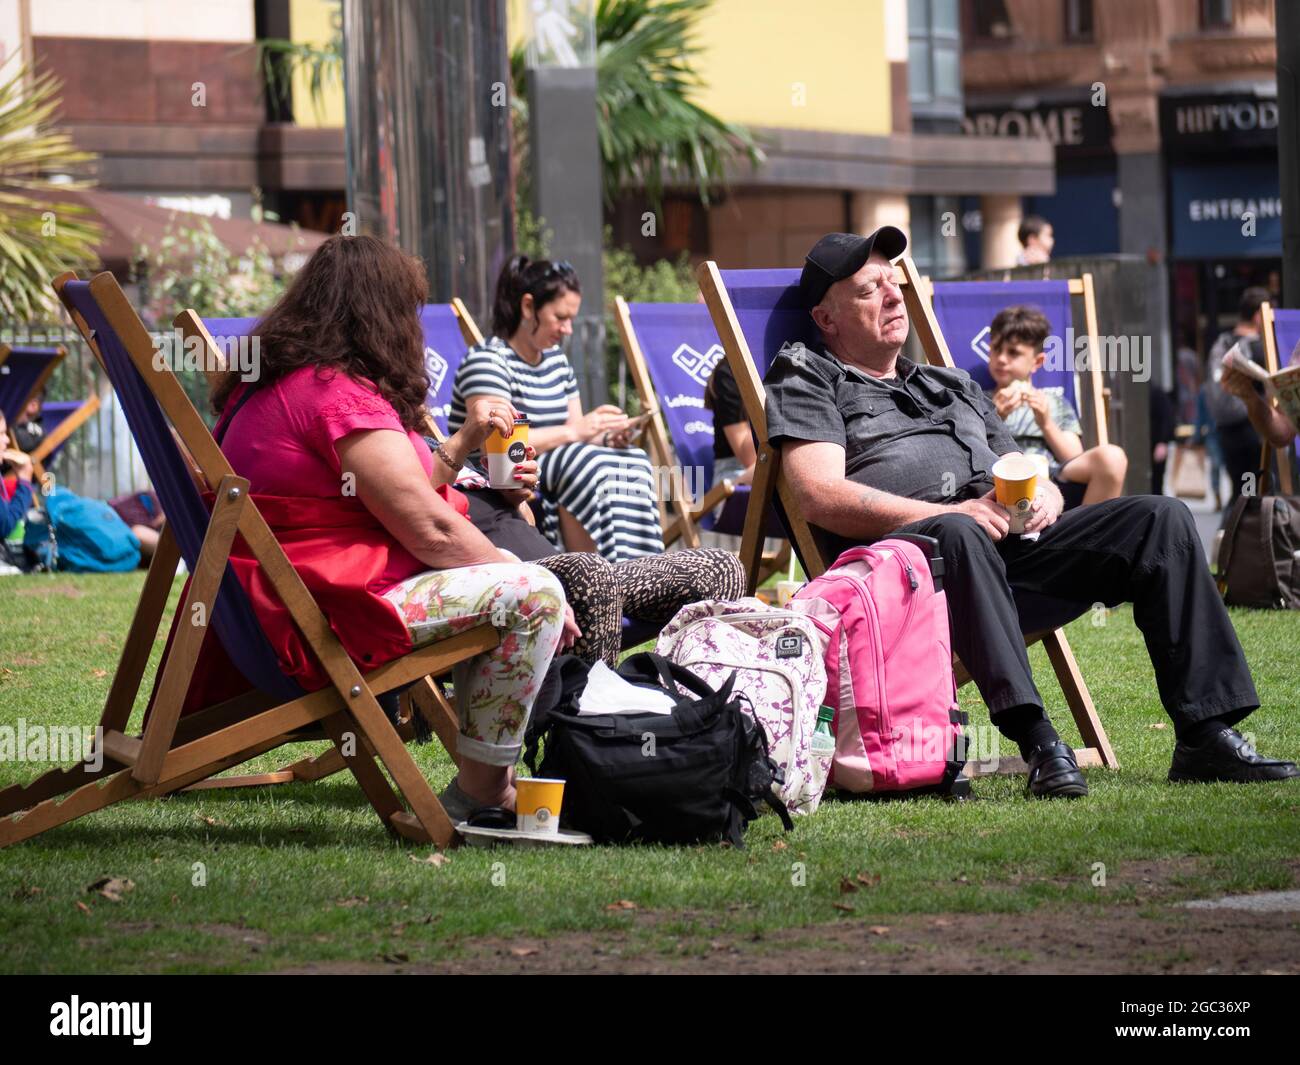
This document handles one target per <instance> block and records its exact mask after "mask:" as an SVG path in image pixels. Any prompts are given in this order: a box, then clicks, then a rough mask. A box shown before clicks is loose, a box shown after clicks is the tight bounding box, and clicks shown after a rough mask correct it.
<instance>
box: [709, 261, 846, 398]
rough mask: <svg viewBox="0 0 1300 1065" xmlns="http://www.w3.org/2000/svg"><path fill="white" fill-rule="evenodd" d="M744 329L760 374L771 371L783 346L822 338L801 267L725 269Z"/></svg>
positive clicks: (729, 288) (723, 275)
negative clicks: (803, 294)
mask: <svg viewBox="0 0 1300 1065" xmlns="http://www.w3.org/2000/svg"><path fill="white" fill-rule="evenodd" d="M721 273H722V283H723V284H724V285H726V287H727V294H728V295H729V296H730V297H731V305H732V307H733V308H734V309H735V311H736V320H737V321H738V322H739V323H740V331H741V332H742V333H744V335H745V342H746V343H747V344H748V345H749V353H750V354H751V355H753V357H754V363H755V365H756V366H757V367H758V375H759V376H760V377H763V376H765V375H766V374H767V368H768V367H769V366H771V365H772V360H773V359H774V358H776V353H777V352H778V351H780V350H781V346H782V345H783V344H787V343H794V342H795V341H802V342H803V343H805V344H816V343H819V342H820V339H821V336H820V333H819V332H818V330H817V326H816V325H814V324H813V320H812V317H811V316H810V315H809V314H808V311H807V309H806V308H805V307H804V305H803V300H802V299H800V297H799V274H800V271H798V270H723V271H721Z"/></svg>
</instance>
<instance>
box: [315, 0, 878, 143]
mask: <svg viewBox="0 0 1300 1065" xmlns="http://www.w3.org/2000/svg"><path fill="white" fill-rule="evenodd" d="M526 3H527V0H508V4H507V11H508V18H509V33H510V41H511V44H512V45H514V44H518V43H519V42H520V41H521V39H522V36H523V27H524V19H523V16H524V11H525V7H526ZM339 10H340V8H339V5H338V4H337V3H334V2H330V0H290V4H289V20H290V22H289V25H290V30H291V33H292V36H293V39H294V40H295V41H303V42H308V43H311V44H316V45H321V44H324V43H326V42H327V41H328V40H329V39H330V34H331V26H330V20H331V18H335V17H338V15H337V14H336V13H337V12H338V11H339ZM696 40H697V42H698V43H699V45H700V48H701V51H700V55H699V57H698V59H697V62H696V69H697V70H698V71H699V73H700V75H701V77H702V78H703V80H704V82H705V83H706V84H705V87H704V89H703V90H702V91H701V92H700V93H699V94H698V96H697V97H696V100H697V102H698V103H699V104H700V105H701V106H703V107H706V108H708V109H709V110H711V111H714V112H716V113H717V114H718V115H719V116H721V117H722V118H725V119H729V120H731V121H733V122H743V123H746V124H749V125H755V126H778V127H782V128H786V129H814V130H827V131H832V132H836V133H863V134H888V133H889V132H890V121H891V119H890V115H891V110H890V96H889V62H888V60H887V59H886V54H885V0H714V2H713V5H712V7H711V8H710V9H709V11H708V12H707V13H706V14H705V15H704V16H703V17H702V18H701V19H700V22H699V26H698V31H697V35H696ZM293 113H294V118H295V121H297V123H298V124H299V125H301V126H308V127H317V126H341V125H343V86H342V84H341V82H338V83H334V84H329V85H326V87H325V92H324V98H323V101H322V105H321V106H320V108H319V109H318V108H317V107H316V106H314V105H313V103H312V100H311V93H310V90H309V89H308V79H307V76H306V75H305V74H304V73H299V74H298V75H297V77H295V79H294V86H293Z"/></svg>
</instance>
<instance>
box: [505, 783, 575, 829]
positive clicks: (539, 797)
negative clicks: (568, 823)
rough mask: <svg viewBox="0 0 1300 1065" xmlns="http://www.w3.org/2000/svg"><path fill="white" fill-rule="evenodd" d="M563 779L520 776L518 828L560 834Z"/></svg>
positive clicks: (516, 805) (516, 791) (516, 790)
mask: <svg viewBox="0 0 1300 1065" xmlns="http://www.w3.org/2000/svg"><path fill="white" fill-rule="evenodd" d="M563 805H564V781H562V780H551V779H547V778H545V777H520V778H519V779H518V780H516V781H515V827H516V828H518V829H519V831H520V832H527V833H529V834H530V835H534V836H558V835H559V834H560V808H561V807H562V806H563Z"/></svg>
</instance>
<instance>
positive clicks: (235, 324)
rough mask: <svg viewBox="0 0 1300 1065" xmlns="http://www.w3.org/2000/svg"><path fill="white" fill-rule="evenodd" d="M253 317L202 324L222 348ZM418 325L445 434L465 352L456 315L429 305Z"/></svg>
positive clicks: (432, 403)
mask: <svg viewBox="0 0 1300 1065" xmlns="http://www.w3.org/2000/svg"><path fill="white" fill-rule="evenodd" d="M257 322H258V319H256V318H204V319H203V325H204V326H205V327H206V328H207V331H208V332H209V333H211V334H212V336H213V337H214V338H218V344H217V346H218V347H221V348H223V350H224V345H223V344H222V343H221V342H220V338H222V337H227V338H237V337H242V336H245V335H247V334H249V333H251V332H252V330H253V327H254V326H255V325H256V324H257ZM420 325H421V327H422V328H423V329H424V368H425V370H426V371H427V372H428V374H429V395H428V398H427V400H426V402H427V403H428V406H429V410H430V412H431V413H432V414H433V420H434V421H435V422H437V423H438V428H439V429H441V430H442V431H443V433H446V432H447V415H448V414H449V413H450V411H451V389H452V385H453V383H454V382H455V380H456V371H457V370H458V369H460V364H461V363H462V362H463V361H464V359H465V354H466V352H467V351H468V350H469V348H468V346H467V345H466V343H465V337H464V334H463V333H461V331H460V323H459V321H457V319H456V312H455V311H453V310H452V309H451V305H450V304H448V303H429V304H426V305H425V306H424V308H423V309H422V310H421V311H420Z"/></svg>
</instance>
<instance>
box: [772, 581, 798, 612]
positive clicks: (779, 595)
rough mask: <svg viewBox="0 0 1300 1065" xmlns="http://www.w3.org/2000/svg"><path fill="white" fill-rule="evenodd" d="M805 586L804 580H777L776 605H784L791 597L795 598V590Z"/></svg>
mask: <svg viewBox="0 0 1300 1065" xmlns="http://www.w3.org/2000/svg"><path fill="white" fill-rule="evenodd" d="M802 587H803V581H777V582H776V605H777V606H779V607H784V606H785V605H786V604H787V603H788V602H790V600H791V599H793V598H794V594H795V592H797V591H798V590H799V589H800V588H802Z"/></svg>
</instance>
